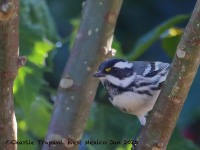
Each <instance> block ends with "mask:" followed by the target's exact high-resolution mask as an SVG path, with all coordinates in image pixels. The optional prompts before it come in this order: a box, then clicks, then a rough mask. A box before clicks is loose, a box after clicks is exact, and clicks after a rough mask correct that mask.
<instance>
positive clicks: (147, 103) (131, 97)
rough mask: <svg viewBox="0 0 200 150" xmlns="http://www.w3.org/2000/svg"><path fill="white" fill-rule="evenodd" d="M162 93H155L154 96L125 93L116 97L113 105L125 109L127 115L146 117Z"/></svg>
mask: <svg viewBox="0 0 200 150" xmlns="http://www.w3.org/2000/svg"><path fill="white" fill-rule="evenodd" d="M159 93H160V91H157V92H156V93H154V94H153V95H154V96H147V95H144V94H143V95H140V94H137V93H133V92H125V93H123V94H121V95H117V96H114V98H113V101H111V103H112V104H113V105H114V106H116V107H118V108H121V109H125V110H126V111H127V113H129V114H133V115H136V116H138V117H139V116H145V115H146V114H147V113H148V112H149V111H150V110H152V108H153V106H154V103H155V101H156V99H157V97H158V95H159Z"/></svg>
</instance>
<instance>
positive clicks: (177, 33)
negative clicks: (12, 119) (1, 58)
mask: <svg viewBox="0 0 200 150" xmlns="http://www.w3.org/2000/svg"><path fill="white" fill-rule="evenodd" d="M195 2H196V1H195V0H162V1H158V0H151V1H150V0H124V3H123V6H122V9H121V12H120V15H119V18H118V22H117V26H116V30H115V39H114V42H113V48H115V49H117V55H116V57H120V58H125V59H128V60H147V61H156V60H157V61H164V62H171V61H172V58H173V56H174V53H175V49H176V46H177V44H178V42H179V40H180V37H181V35H182V33H183V30H184V27H185V26H186V24H187V22H188V19H189V16H190V15H191V12H192V10H193V8H194V5H195ZM81 11H82V0H76V1H74V0H57V1H55V0H46V1H45V0H20V55H25V56H26V57H27V59H28V61H27V63H26V66H25V67H23V68H21V69H20V70H19V74H18V77H17V79H16V81H15V85H14V98H15V109H16V116H17V122H18V139H19V140H29V139H30V140H38V139H41V140H42V139H44V138H45V135H46V133H47V130H48V124H49V121H50V118H51V113H52V110H53V103H54V100H55V97H56V90H57V87H58V83H59V79H60V76H61V74H62V71H63V68H64V66H65V63H66V61H67V59H68V57H69V54H70V48H71V46H72V44H73V41H74V38H75V35H76V32H77V29H78V26H79V24H80V19H81ZM91 17H93V16H91ZM199 89H200V71H198V74H197V75H196V78H195V80H194V82H193V85H192V88H191V90H190V93H189V95H188V98H187V101H186V103H185V105H184V108H183V110H182V113H181V115H180V118H179V121H178V124H177V127H176V129H175V132H174V133H173V136H172V138H171V140H170V143H169V145H168V148H167V149H169V150H175V149H182V150H186V149H187V150H188V149H192V150H198V149H200V148H199V146H198V145H200V100H199V98H198V97H200V92H199ZM138 129H139V121H138V119H137V118H136V117H135V116H130V115H127V114H123V113H122V112H119V111H118V110H117V109H116V108H114V107H113V106H111V104H110V103H109V102H108V99H107V95H106V92H105V90H104V89H103V88H102V86H101V85H100V86H99V88H98V92H97V95H96V98H95V102H94V103H93V105H92V108H91V112H90V117H89V120H88V122H87V126H86V129H85V132H84V135H83V137H82V141H83V142H84V141H86V140H94V141H97V140H98V141H101V140H103V141H107V142H109V141H110V140H116V141H121V144H113V145H111V144H104V145H102V144H101V145H98V144H95V145H84V144H82V145H80V147H79V149H80V150H98V149H100V150H102V149H104V150H110V149H117V150H128V149H130V147H131V145H130V144H129V145H127V144H123V141H124V140H132V139H133V137H134V135H135V134H136V132H137V130H138ZM41 146H42V145H18V149H19V150H27V149H29V150H39V149H41Z"/></svg>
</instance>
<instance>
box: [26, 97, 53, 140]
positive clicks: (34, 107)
mask: <svg viewBox="0 0 200 150" xmlns="http://www.w3.org/2000/svg"><path fill="white" fill-rule="evenodd" d="M52 109H53V108H52V106H51V105H50V104H49V102H48V101H47V100H46V99H44V98H42V97H37V98H36V100H35V101H34V102H33V103H32V104H31V107H30V113H29V115H28V116H27V120H28V126H29V128H30V130H31V131H32V133H33V134H34V135H36V136H37V137H39V138H44V137H45V135H46V132H47V129H48V124H49V121H50V118H51V111H52Z"/></svg>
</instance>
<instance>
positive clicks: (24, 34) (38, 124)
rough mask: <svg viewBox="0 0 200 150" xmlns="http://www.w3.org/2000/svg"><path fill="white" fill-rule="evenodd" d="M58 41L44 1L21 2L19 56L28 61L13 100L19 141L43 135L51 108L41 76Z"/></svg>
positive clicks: (29, 0)
mask: <svg viewBox="0 0 200 150" xmlns="http://www.w3.org/2000/svg"><path fill="white" fill-rule="evenodd" d="M57 39H58V35H57V33H56V29H55V27H54V23H53V21H52V19H51V15H50V13H49V11H48V7H47V5H46V2H45V1H44V0H42V1H39V0H21V1H20V53H21V55H25V56H26V57H27V63H26V66H25V67H23V68H21V69H20V70H19V72H18V77H17V78H16V80H15V84H14V98H15V106H16V116H17V121H18V133H19V135H18V139H19V140H21V141H24V140H27V139H32V140H33V139H34V138H36V139H43V138H44V136H45V135H46V132H47V128H48V124H49V120H50V115H51V111H52V105H51V104H50V103H49V101H48V97H45V96H44V93H42V91H43V90H44V87H45V85H46V86H47V83H46V82H45V80H44V78H43V74H44V72H45V71H47V70H50V69H51V68H49V67H48V66H47V65H46V63H45V59H46V58H47V57H48V52H49V51H51V50H52V49H53V48H54V47H55V45H54V42H55V41H56V40H57ZM18 146H19V149H20V150H21V149H36V146H37V145H33V146H31V147H29V146H30V145H18Z"/></svg>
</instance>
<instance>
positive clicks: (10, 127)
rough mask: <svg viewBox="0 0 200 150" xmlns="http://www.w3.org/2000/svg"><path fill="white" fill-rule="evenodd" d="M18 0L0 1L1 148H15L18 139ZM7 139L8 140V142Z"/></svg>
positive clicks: (4, 149)
mask: <svg viewBox="0 0 200 150" xmlns="http://www.w3.org/2000/svg"><path fill="white" fill-rule="evenodd" d="M18 43H19V42H18V0H1V2H0V149H3V150H11V149H12V150H14V149H17V147H16V145H13V144H9V141H7V140H16V139H17V124H16V119H15V111H14V102H13V93H12V88H13V81H14V79H15V77H16V75H17V69H18V67H19V65H18V62H19V61H18V60H19V58H18ZM6 141H7V142H6Z"/></svg>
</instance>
